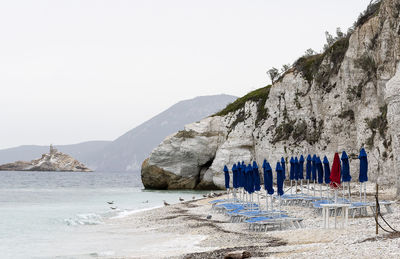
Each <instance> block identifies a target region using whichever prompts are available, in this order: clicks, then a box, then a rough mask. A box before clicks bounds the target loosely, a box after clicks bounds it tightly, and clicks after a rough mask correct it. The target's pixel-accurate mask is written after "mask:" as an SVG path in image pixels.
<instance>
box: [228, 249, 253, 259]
mask: <svg viewBox="0 0 400 259" xmlns="http://www.w3.org/2000/svg"><path fill="white" fill-rule="evenodd" d="M250 257H251V254H250V252H249V251H233V252H229V253H226V254H225V256H224V259H242V258H250Z"/></svg>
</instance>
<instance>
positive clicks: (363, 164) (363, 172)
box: [358, 148, 368, 202]
mask: <svg viewBox="0 0 400 259" xmlns="http://www.w3.org/2000/svg"><path fill="white" fill-rule="evenodd" d="M358 159H360V175H359V176H358V181H359V182H360V189H361V186H362V184H363V183H364V202H366V195H367V183H366V182H367V181H368V157H367V153H366V152H365V149H364V148H361V150H360V155H359V156H358ZM360 195H361V191H360ZM360 199H361V197H360Z"/></svg>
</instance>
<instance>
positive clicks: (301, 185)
mask: <svg viewBox="0 0 400 259" xmlns="http://www.w3.org/2000/svg"><path fill="white" fill-rule="evenodd" d="M300 189H301V194H303V179H300Z"/></svg>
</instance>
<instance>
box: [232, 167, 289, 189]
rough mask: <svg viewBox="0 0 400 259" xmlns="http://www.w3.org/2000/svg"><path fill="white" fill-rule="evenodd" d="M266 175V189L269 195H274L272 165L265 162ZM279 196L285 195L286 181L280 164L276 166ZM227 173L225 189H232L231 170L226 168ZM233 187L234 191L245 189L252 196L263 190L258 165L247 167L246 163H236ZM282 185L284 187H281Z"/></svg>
mask: <svg viewBox="0 0 400 259" xmlns="http://www.w3.org/2000/svg"><path fill="white" fill-rule="evenodd" d="M262 168H263V173H264V175H263V176H264V187H265V190H266V191H267V192H268V194H271V195H272V194H273V193H274V189H273V175H272V168H271V165H270V164H269V163H268V162H267V160H264V163H263V165H262ZM276 172H277V181H278V182H277V184H278V194H279V195H283V181H284V180H285V176H284V170H283V168H282V166H281V165H280V163H279V162H278V163H277V166H276ZM224 173H225V188H226V189H229V188H230V175H229V169H228V167H227V166H226V165H225V166H224ZM232 176H233V177H232V186H233V188H234V189H238V188H243V189H244V190H245V191H246V192H247V193H249V194H252V193H254V192H256V191H260V190H261V179H260V173H259V168H258V165H257V163H256V162H255V161H254V162H253V165H251V164H248V165H246V164H245V163H244V162H241V163H240V162H239V163H237V164H236V163H235V164H234V165H233V166H232ZM280 185H282V186H280Z"/></svg>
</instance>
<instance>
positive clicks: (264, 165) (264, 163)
mask: <svg viewBox="0 0 400 259" xmlns="http://www.w3.org/2000/svg"><path fill="white" fill-rule="evenodd" d="M266 167H267V159H264V161H263V165H262V168H263V172H264V174H263V176H264V177H263V178H264V187H265V168H266ZM265 190H266V189H265Z"/></svg>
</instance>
